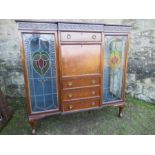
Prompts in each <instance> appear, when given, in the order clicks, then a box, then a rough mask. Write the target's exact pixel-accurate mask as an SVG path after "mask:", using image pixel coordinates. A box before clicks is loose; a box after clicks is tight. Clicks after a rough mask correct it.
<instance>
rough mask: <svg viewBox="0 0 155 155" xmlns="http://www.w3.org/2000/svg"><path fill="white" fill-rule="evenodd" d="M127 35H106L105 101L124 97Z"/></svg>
mask: <svg viewBox="0 0 155 155" xmlns="http://www.w3.org/2000/svg"><path fill="white" fill-rule="evenodd" d="M126 41H127V36H105V48H104V102H109V101H117V100H121V99H122V95H123V94H122V90H123V80H124V79H123V76H124V63H125V52H126Z"/></svg>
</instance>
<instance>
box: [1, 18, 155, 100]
mask: <svg viewBox="0 0 155 155" xmlns="http://www.w3.org/2000/svg"><path fill="white" fill-rule="evenodd" d="M68 21H85V22H103V23H108V24H130V25H132V31H131V39H130V48H129V65H128V66H129V67H128V79H127V90H126V92H127V95H131V96H133V97H136V98H139V99H142V100H145V101H148V102H154V103H155V20H142V19H141V20H122V19H115V20H112V19H110V20H108V19H106V20H103V19H100V20H95V19H92V20H90V19H89V20H87V19H85V20H68ZM0 87H1V89H2V90H3V92H4V93H5V94H6V95H7V96H11V97H19V96H25V89H24V80H23V71H22V66H21V62H20V50H19V43H18V32H17V24H16V23H15V21H14V20H0Z"/></svg>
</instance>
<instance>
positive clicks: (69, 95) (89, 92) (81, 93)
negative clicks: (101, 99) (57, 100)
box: [63, 87, 100, 101]
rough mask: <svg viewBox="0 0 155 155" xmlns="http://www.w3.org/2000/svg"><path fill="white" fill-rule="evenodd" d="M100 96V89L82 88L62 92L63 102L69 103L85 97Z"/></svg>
mask: <svg viewBox="0 0 155 155" xmlns="http://www.w3.org/2000/svg"><path fill="white" fill-rule="evenodd" d="M95 96H100V87H94V88H82V89H74V90H66V91H63V101H71V100H76V99H80V98H81V99H82V98H87V97H95Z"/></svg>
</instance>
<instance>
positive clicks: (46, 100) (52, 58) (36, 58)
mask: <svg viewBox="0 0 155 155" xmlns="http://www.w3.org/2000/svg"><path fill="white" fill-rule="evenodd" d="M23 44H24V51H25V59H26V60H25V63H26V69H27V74H28V88H29V95H30V102H31V103H30V106H31V111H32V112H33V113H34V112H44V111H48V110H56V109H58V94H57V74H56V47H55V36H54V34H37V33H35V34H34V33H33V34H30V33H24V34H23Z"/></svg>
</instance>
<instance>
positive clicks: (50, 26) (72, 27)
mask: <svg viewBox="0 0 155 155" xmlns="http://www.w3.org/2000/svg"><path fill="white" fill-rule="evenodd" d="M17 23H18V29H19V30H45V31H46V30H57V29H58V30H66V31H99V32H109V33H112V32H129V31H130V30H131V27H130V26H125V25H124V26H123V25H105V24H81V23H73V24H72V23H59V22H58V23H49V22H45V23H44V22H39V23H38V22H26V21H23V22H22V21H19V22H17Z"/></svg>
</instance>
